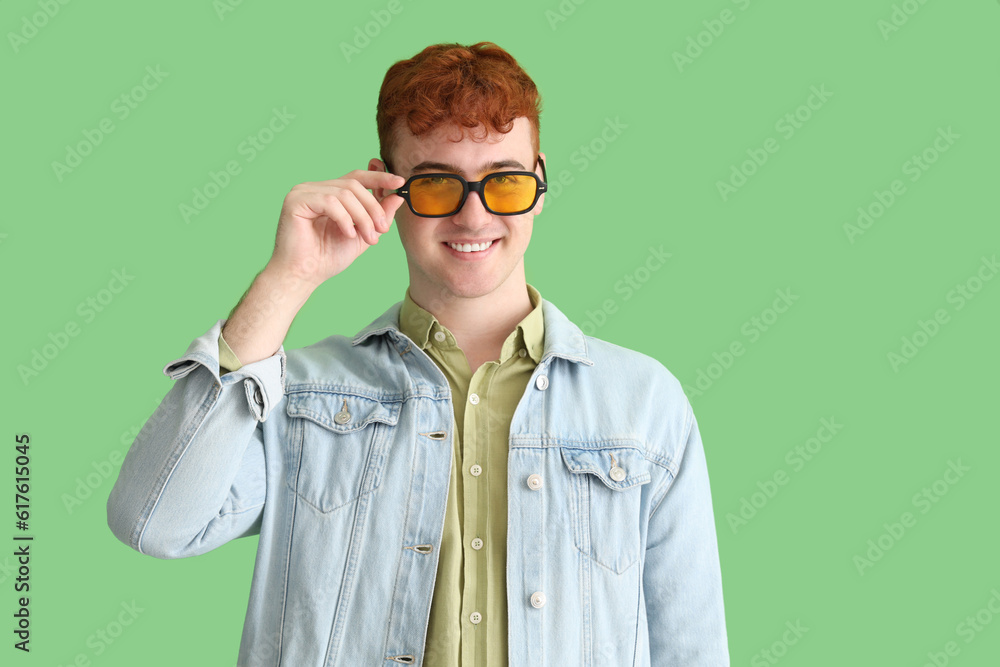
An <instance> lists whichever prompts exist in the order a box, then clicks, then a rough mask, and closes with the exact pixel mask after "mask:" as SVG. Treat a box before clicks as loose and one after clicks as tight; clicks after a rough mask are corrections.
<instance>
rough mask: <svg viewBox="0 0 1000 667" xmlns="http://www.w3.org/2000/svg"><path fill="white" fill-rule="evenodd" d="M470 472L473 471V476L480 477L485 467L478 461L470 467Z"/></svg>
mask: <svg viewBox="0 0 1000 667" xmlns="http://www.w3.org/2000/svg"><path fill="white" fill-rule="evenodd" d="M469 472H471V473H472V476H473V477H479V476H480V475H482V474H483V467H482V466H481V465H479V464H478V463H477V464H476V465H474V466H472V467H471V468H469Z"/></svg>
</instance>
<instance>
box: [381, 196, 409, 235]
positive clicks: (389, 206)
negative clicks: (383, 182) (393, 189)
mask: <svg viewBox="0 0 1000 667" xmlns="http://www.w3.org/2000/svg"><path fill="white" fill-rule="evenodd" d="M404 201H405V200H404V199H403V198H402V197H400V196H399V195H397V194H391V195H389V196H388V197H383V199H382V201H381V202H379V203H380V204H381V206H382V210H383V211H385V219H386V221H387V223H388V222H391V221H392V219H393V218H394V217H395V216H396V211H397V210H399V207H400V206H402V205H403V202H404ZM386 231H388V228H387V229H386Z"/></svg>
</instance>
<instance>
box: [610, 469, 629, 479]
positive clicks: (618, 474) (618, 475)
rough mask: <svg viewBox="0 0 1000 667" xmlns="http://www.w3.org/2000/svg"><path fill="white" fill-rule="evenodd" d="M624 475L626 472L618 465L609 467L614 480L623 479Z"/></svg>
mask: <svg viewBox="0 0 1000 667" xmlns="http://www.w3.org/2000/svg"><path fill="white" fill-rule="evenodd" d="M625 477H626V473H625V469H624V468H619V467H618V466H615V467H614V468H612V469H611V479H613V480H615V481H616V482H620V481H622V480H623V479H625Z"/></svg>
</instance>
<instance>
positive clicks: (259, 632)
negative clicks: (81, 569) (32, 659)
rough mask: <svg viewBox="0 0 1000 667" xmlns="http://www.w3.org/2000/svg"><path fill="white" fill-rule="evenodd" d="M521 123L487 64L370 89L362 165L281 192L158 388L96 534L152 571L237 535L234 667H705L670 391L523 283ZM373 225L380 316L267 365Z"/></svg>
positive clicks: (706, 510) (703, 557)
mask: <svg viewBox="0 0 1000 667" xmlns="http://www.w3.org/2000/svg"><path fill="white" fill-rule="evenodd" d="M539 110H540V100H539V96H538V92H537V90H536V89H535V85H534V83H533V82H532V81H531V79H530V78H529V77H528V76H527V74H526V73H525V72H524V71H523V70H522V69H521V68H520V67H519V66H518V64H517V62H516V61H515V60H514V59H513V58H512V57H511V56H510V55H509V54H507V53H506V52H505V51H503V50H502V49H500V48H499V47H497V46H496V45H494V44H491V43H480V44H476V45H473V46H469V47H465V46H461V45H458V44H441V45H436V46H431V47H428V48H427V49H425V50H424V51H422V52H421V53H419V54H417V55H416V56H415V57H414V58H412V59H410V60H405V61H401V62H398V63H396V64H395V65H393V67H392V68H390V69H389V71H388V72H387V74H386V77H385V80H384V82H383V85H382V90H381V92H380V95H379V106H378V113H377V122H378V130H379V139H380V142H381V155H382V158H383V159H382V160H376V159H373V160H371V162H370V163H369V165H368V171H360V170H359V171H352V172H350V173H349V174H346V175H345V176H343V177H342V178H339V179H334V180H331V181H324V182H318V183H304V184H301V185H298V186H296V187H295V188H293V189H292V191H291V192H290V193H289V194H288V196H287V197H286V198H285V202H284V207H283V209H282V213H281V218H280V221H279V224H278V231H277V238H276V242H275V248H274V253H273V255H272V257H271V259H270V261H269V262H268V264H267V266H266V267H265V268H264V269H263V270H262V271H261V273H260V274H258V276H257V277H256V279H255V280H254V281H253V283H252V285H251V287H250V289H249V290H248V292H247V294H246V295H245V296H244V298H243V299H242V300H241V302H240V303H239V304H238V306H237V307H236V308H235V309H234V311H233V313H231V315H230V317H229V318H228V319H227V320H219V321H218V322H217V323H216V324H215V325H214V326H213V327H212V328H211V329H210V330H209V331H208V332H207V333H205V334H204V335H203V336H201V337H199V338H197V339H196V340H195V341H194V342H193V343H192V344H191V346H190V347H189V349H188V351H187V353H186V354H185V355H184V356H183V357H182V358H180V359H177V360H176V361H173V362H171V363H170V364H168V365H167V366H166V367H165V369H164V372H165V373H166V374H168V375H169V376H170V377H172V378H174V379H175V380H176V382H175V384H174V385H173V387H172V388H171V390H170V392H169V393H168V394H167V396H166V397H165V398H164V400H163V402H162V404H161V405H160V406H159V407H158V408H157V411H156V414H154V416H153V417H152V418H151V419H150V421H149V423H148V424H147V425H146V427H144V428H143V430H142V431H141V432H140V433H139V435H138V437H137V438H136V441H135V443H134V444H133V445H132V447H131V449H130V451H129V453H128V456H127V457H126V459H125V461H124V462H123V464H122V469H121V473H120V475H119V478H118V480H117V483H116V484H115V487H114V489H113V490H112V492H111V496H110V498H109V500H108V522H109V525H110V526H111V529H112V531H113V532H114V534H115V535H116V536H118V538H119V539H121V540H122V541H123V542H125V543H126V544H128V545H129V546H131V547H133V548H134V549H136V550H138V551H140V552H142V553H146V554H150V555H153V556H156V557H159V558H179V557H185V556H192V555H196V554H201V553H204V552H206V551H209V550H211V549H214V548H216V547H218V546H219V545H221V544H224V543H225V542H228V541H229V540H232V539H234V538H238V537H244V536H247V535H253V534H259V535H260V540H259V545H258V554H257V561H256V565H255V568H254V575H253V582H252V585H251V592H250V601H249V607H248V610H247V617H246V622H245V626H244V632H243V640H242V643H241V646H240V652H239V664H240V665H296V666H304V665H316V666H319V665H352V666H353V665H382V664H399V663H402V664H412V665H418V664H424V665H433V666H435V667H436V666H439V665H444V666H451V665H454V666H457V665H469V666H471V665H477V666H493V665H497V666H499V665H506V664H511V665H529V664H539V665H602V666H604V665H683V666H684V667H694V666H705V667H708V666H711V667H719V666H722V665H728V664H729V656H728V650H727V640H726V628H725V618H724V613H723V599H722V587H721V576H720V567H719V558H718V550H717V546H716V534H715V527H714V520H713V514H712V502H711V495H710V492H709V480H708V473H707V469H706V464H705V455H704V451H703V448H702V442H701V438H700V435H699V431H698V426H697V423H696V421H695V418H694V415H693V413H692V411H691V407H690V404H689V403H688V401H687V399H686V398H685V396H684V394H683V393H682V391H681V387H680V384H679V383H678V382H677V381H676V380H675V379H674V377H673V376H672V375H671V374H670V373H669V372H668V371H667V370H666V369H665V368H664V367H663V366H662V364H660V363H659V362H657V361H656V360H655V359H652V358H651V357H648V356H645V355H642V354H640V353H638V352H634V351H630V350H627V349H624V348H621V347H618V346H616V345H613V344H611V343H607V342H604V341H601V340H598V339H596V338H593V337H590V336H585V335H584V334H583V333H582V332H581V330H580V329H579V328H578V327H577V326H576V325H574V324H573V323H572V322H570V321H569V320H568V319H567V318H566V317H565V316H564V315H563V314H562V312H560V311H559V310H558V309H557V308H556V307H555V306H554V305H553V304H552V303H551V302H549V301H547V300H544V299H542V297H541V295H540V293H539V292H538V290H537V289H535V288H534V287H533V286H531V285H528V284H527V283H526V281H525V272H524V252H525V250H526V248H527V246H528V242H529V240H530V238H531V227H532V220H533V218H534V216H535V215H538V214H539V213H541V211H542V205H543V203H544V190H545V184H544V180H545V167H544V160H545V155H544V153H541V152H539V150H538V149H539V122H538V116H539ZM511 172H520V173H511ZM369 190H370V191H369ZM394 216H395V219H396V222H397V227H398V230H399V235H400V239H401V241H402V244H403V247H404V249H405V251H406V256H407V263H408V267H409V274H410V284H409V288H408V289H407V290H406V293H405V295H404V299H403V301H401V302H398V303H396V304H394V305H393V306H392V307H390V308H389V309H388V310H387V311H386V312H385V313H384V314H383V315H382V316H380V317H379V318H377V319H376V320H375V321H374V322H372V323H371V324H370V325H368V326H367V327H365V328H364V329H362V330H361V331H360V332H359V333H358V334H357V335H356V336H354V337H353V338H348V337H345V336H339V335H337V336H331V337H329V338H326V339H324V340H322V341H320V342H318V343H316V344H315V345H312V346H310V347H306V348H303V349H298V350H289V351H287V353H286V351H285V350H284V348H283V340H284V338H285V335H286V333H287V332H288V328H289V326H290V325H291V322H292V320H293V318H294V317H295V315H296V313H297V312H298V310H299V309H300V308H301V307H302V306H303V305H304V304H305V302H306V300H307V299H308V297H309V295H310V294H311V293H312V291H313V290H314V289H315V288H316V287H318V286H319V285H320V284H322V283H323V282H325V281H326V280H328V279H331V278H334V277H335V276H338V277H336V278H334V280H343V278H341V277H339V274H340V273H342V272H343V271H344V270H345V269H346V268H347V267H348V266H349V265H350V264H351V263H352V262H353V261H354V259H355V258H357V257H358V256H359V255H360V254H361V253H362V252H364V251H365V250H367V249H368V248H369V247H371V246H372V245H375V244H376V243H377V242H378V237H379V236H380V235H381V234H384V233H386V232H387V231H389V228H390V225H391V222H392V220H393V217H394ZM567 233H573V232H572V230H571V229H569V228H567ZM553 252H554V253H555V252H558V249H553ZM350 289H364V286H363V285H358V284H357V283H351V286H350ZM331 315H332V316H333V317H332V319H334V320H335V315H336V314H335V313H331ZM334 326H335V321H334Z"/></svg>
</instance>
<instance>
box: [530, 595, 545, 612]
mask: <svg viewBox="0 0 1000 667" xmlns="http://www.w3.org/2000/svg"><path fill="white" fill-rule="evenodd" d="M531 606H532V607H534V608H535V609H541V608H542V607H544V606H545V593H543V592H541V591H536V592H534V593H532V594H531Z"/></svg>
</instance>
